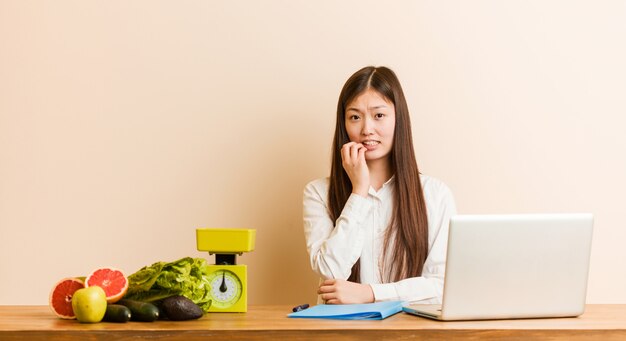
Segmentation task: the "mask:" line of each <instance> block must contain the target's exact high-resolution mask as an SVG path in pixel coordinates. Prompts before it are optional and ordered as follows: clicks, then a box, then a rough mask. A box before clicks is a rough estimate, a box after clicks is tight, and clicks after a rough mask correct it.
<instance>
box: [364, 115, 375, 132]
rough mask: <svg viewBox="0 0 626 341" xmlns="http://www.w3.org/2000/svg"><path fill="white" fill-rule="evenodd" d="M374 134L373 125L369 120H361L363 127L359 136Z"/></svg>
mask: <svg viewBox="0 0 626 341" xmlns="http://www.w3.org/2000/svg"><path fill="white" fill-rule="evenodd" d="M373 133H374V125H373V123H372V121H371V120H370V119H369V118H366V119H364V120H363V127H362V128H361V134H363V135H371V134H373Z"/></svg>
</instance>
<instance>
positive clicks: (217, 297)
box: [196, 228, 256, 313]
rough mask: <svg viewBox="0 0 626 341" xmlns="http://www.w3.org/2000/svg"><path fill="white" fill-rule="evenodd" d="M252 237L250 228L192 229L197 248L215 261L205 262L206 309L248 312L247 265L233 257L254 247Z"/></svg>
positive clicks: (253, 233) (254, 231)
mask: <svg viewBox="0 0 626 341" xmlns="http://www.w3.org/2000/svg"><path fill="white" fill-rule="evenodd" d="M255 236H256V230H253V229H227V228H201V229H196V243H197V247H198V251H208V252H209V255H212V254H215V264H214V265H209V281H210V283H211V301H212V302H211V307H210V308H209V312H231V313H232V312H246V311H248V276H247V269H248V268H247V267H246V266H245V265H243V264H237V258H236V257H237V255H240V256H241V255H242V254H243V253H244V252H250V251H252V250H254V239H255Z"/></svg>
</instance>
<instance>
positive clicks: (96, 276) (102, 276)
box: [85, 268, 128, 303]
mask: <svg viewBox="0 0 626 341" xmlns="http://www.w3.org/2000/svg"><path fill="white" fill-rule="evenodd" d="M85 286H86V287H92V286H99V287H101V288H102V289H104V292H105V294H106V301H107V303H115V302H117V301H119V300H120V299H122V297H124V294H126V291H128V279H127V278H126V276H124V273H123V272H122V271H120V270H118V269H114V268H100V269H96V270H94V271H92V272H91V274H90V275H89V276H87V279H86V280H85Z"/></svg>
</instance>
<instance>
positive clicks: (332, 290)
mask: <svg viewBox="0 0 626 341" xmlns="http://www.w3.org/2000/svg"><path fill="white" fill-rule="evenodd" d="M317 293H318V294H320V295H321V297H322V299H323V300H324V302H326V304H352V303H372V302H374V292H373V291H372V287H371V286H369V285H368V284H360V283H354V282H348V281H346V280H343V279H327V280H325V281H324V282H322V284H321V285H320V287H319V289H318V290H317Z"/></svg>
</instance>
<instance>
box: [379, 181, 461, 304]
mask: <svg viewBox="0 0 626 341" xmlns="http://www.w3.org/2000/svg"><path fill="white" fill-rule="evenodd" d="M431 181H434V180H433V179H431ZM430 185H432V186H434V187H437V188H435V190H434V191H433V192H434V193H430V194H431V195H432V196H430V197H428V196H427V197H426V200H427V210H428V225H429V228H428V232H429V236H428V239H429V252H428V256H427V258H426V262H425V263H424V268H423V270H422V276H420V277H413V278H407V279H404V280H401V281H398V282H395V283H385V284H371V286H372V291H373V292H374V298H375V300H376V301H377V302H378V301H392V300H399V301H410V302H416V301H417V302H419V303H424V304H440V303H441V298H442V295H443V281H444V275H445V267H446V251H447V246H448V228H449V224H450V218H451V217H452V216H453V215H455V214H456V205H455V202H454V197H453V196H452V192H451V191H450V189H449V188H448V187H447V186H446V185H445V184H443V183H442V182H438V183H436V184H430ZM431 190H432V188H431ZM425 195H426V194H425Z"/></svg>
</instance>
